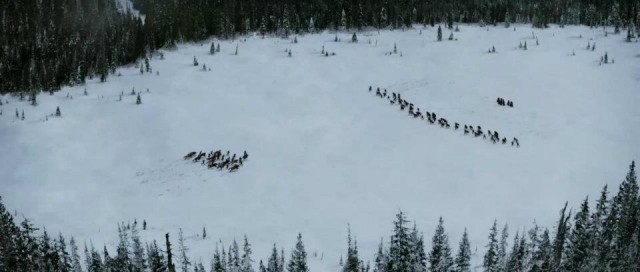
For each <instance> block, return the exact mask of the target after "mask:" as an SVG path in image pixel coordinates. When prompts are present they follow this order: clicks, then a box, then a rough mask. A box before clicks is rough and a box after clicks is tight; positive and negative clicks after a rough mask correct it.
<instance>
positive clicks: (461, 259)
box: [454, 228, 471, 272]
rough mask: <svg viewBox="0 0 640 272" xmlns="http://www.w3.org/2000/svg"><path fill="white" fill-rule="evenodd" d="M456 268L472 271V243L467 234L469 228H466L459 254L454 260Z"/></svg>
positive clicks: (467, 271) (458, 270)
mask: <svg viewBox="0 0 640 272" xmlns="http://www.w3.org/2000/svg"><path fill="white" fill-rule="evenodd" d="M454 270H455V271H456V272H471V245H470V244H469V237H468V235H467V228H465V229H464V233H463V234H462V240H460V246H459V247H458V255H457V256H456V259H455V262H454Z"/></svg>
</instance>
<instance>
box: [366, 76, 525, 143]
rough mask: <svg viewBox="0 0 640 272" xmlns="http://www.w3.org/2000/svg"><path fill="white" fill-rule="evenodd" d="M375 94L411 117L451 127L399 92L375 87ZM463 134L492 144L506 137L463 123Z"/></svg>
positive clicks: (505, 140)
mask: <svg viewBox="0 0 640 272" xmlns="http://www.w3.org/2000/svg"><path fill="white" fill-rule="evenodd" d="M369 92H373V87H372V86H369ZM375 95H376V96H377V97H380V98H382V99H387V100H388V101H389V104H390V105H396V104H397V105H398V106H399V107H400V110H401V111H404V110H405V109H407V112H408V114H409V116H411V117H413V118H414V119H417V118H420V119H422V120H424V119H425V116H426V120H427V122H429V123H430V124H435V123H436V122H437V123H438V125H440V127H441V128H446V129H449V128H450V127H451V125H450V124H449V121H448V120H447V119H445V118H442V117H440V118H438V116H437V115H436V113H435V112H428V111H424V114H423V113H422V111H420V108H418V107H416V106H414V104H413V103H411V102H409V101H407V100H406V99H403V98H402V95H401V94H400V93H395V92H391V93H390V94H389V92H387V89H383V90H380V88H379V87H378V88H376V91H375ZM498 101H499V102H498V104H500V103H504V102H505V101H504V99H502V98H498ZM501 105H503V104H501ZM508 105H510V107H513V102H511V101H508ZM453 129H454V130H458V129H460V124H459V123H457V122H454V125H453ZM464 135H473V136H474V137H480V136H482V138H483V139H487V136H489V140H490V141H491V142H492V143H494V144H496V143H502V144H507V138H506V137H502V138H500V133H498V132H497V131H493V132H492V131H491V130H487V132H486V133H485V132H484V131H483V130H482V127H480V126H472V125H464ZM511 145H512V146H517V147H520V142H519V141H518V138H515V137H513V139H512V140H511Z"/></svg>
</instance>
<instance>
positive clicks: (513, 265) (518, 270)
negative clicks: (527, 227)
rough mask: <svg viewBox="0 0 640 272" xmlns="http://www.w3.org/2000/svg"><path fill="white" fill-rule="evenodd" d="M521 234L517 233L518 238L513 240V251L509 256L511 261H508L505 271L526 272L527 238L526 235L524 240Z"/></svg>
mask: <svg viewBox="0 0 640 272" xmlns="http://www.w3.org/2000/svg"><path fill="white" fill-rule="evenodd" d="M519 235H520V234H519V233H518V232H516V236H515V238H514V239H513V247H512V249H511V254H510V256H509V260H508V261H507V265H506V269H505V271H510V272H511V271H512V272H523V271H525V270H524V261H525V254H526V243H527V242H526V237H525V236H524V234H523V235H522V238H520V237H519Z"/></svg>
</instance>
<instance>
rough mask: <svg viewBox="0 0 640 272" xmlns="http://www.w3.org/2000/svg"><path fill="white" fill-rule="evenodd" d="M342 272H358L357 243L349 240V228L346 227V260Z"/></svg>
mask: <svg viewBox="0 0 640 272" xmlns="http://www.w3.org/2000/svg"><path fill="white" fill-rule="evenodd" d="M342 271H343V272H360V258H359V257H358V245H357V242H355V241H353V242H352V240H351V227H350V226H347V259H346V262H345V263H344V266H343V267H342Z"/></svg>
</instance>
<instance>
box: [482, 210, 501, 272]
mask: <svg viewBox="0 0 640 272" xmlns="http://www.w3.org/2000/svg"><path fill="white" fill-rule="evenodd" d="M497 237H498V228H497V222H496V221H493V227H491V231H490V232H489V244H487V252H486V253H485V254H484V261H483V264H482V266H483V267H484V271H487V272H497V271H499V268H500V264H499V262H498V238H497Z"/></svg>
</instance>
